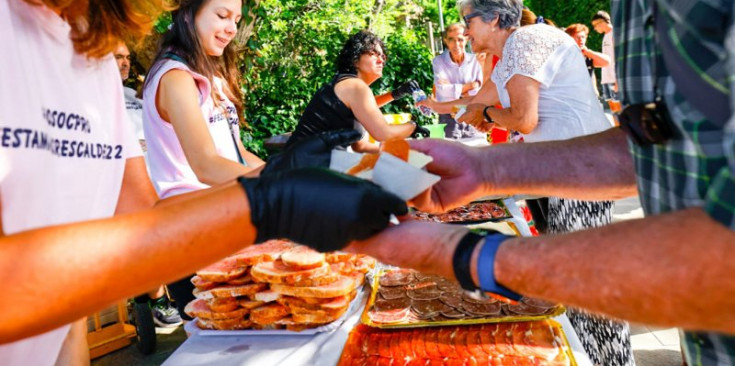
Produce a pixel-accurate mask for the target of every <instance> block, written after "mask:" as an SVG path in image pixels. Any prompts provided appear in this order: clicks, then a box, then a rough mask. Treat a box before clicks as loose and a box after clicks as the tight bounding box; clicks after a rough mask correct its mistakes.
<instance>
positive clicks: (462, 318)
mask: <svg viewBox="0 0 735 366" xmlns="http://www.w3.org/2000/svg"><path fill="white" fill-rule="evenodd" d="M386 273H391V274H389V276H391V277H394V276H395V277H400V276H399V275H396V274H397V273H402V274H405V275H406V276H409V274H412V275H413V276H414V279H415V280H416V281H415V282H408V283H407V284H403V285H397V286H383V287H386V289H385V290H383V291H381V290H380V289H381V285H380V283H381V278H383V277H384V276H386ZM417 275H418V276H417ZM386 278H388V277H386ZM385 281H388V280H384V283H386V282H385ZM432 282H433V283H434V285H433V286H432V285H431V283H432ZM398 283H402V282H400V281H399V282H398ZM427 283H428V285H427ZM371 285H372V291H371V293H370V298H369V299H368V302H367V305H366V306H365V310H364V312H363V314H362V317H361V321H362V323H363V324H366V325H369V326H371V327H377V328H415V327H433V326H450V325H464V324H483V323H501V322H519V321H534V320H542V319H547V318H551V317H555V316H559V315H561V314H563V313H564V311H565V309H564V307H563V306H561V305H558V304H557V305H554V304H550V303H547V302H544V301H541V300H536V299H530V298H524V299H522V300H521V302H518V303H505V302H502V301H496V300H494V299H481V298H478V297H477V296H472V295H470V294H469V293H467V292H465V291H461V289H460V288H459V286H458V285H457V283H456V282H454V281H451V280H448V279H446V278H444V277H440V276H433V275H425V274H421V273H418V272H415V271H410V270H405V269H398V270H394V271H381V272H379V273H378V275H377V276H375V277H374V278H373V281H372V283H371ZM387 287H390V288H389V289H388V288H387ZM402 291H405V296H403V293H402ZM435 291H438V292H440V293H441V294H440V295H439V296H438V297H436V294H435ZM457 291H460V292H457ZM379 293H380V295H379ZM458 293H459V294H461V295H459V296H461V298H460V299H458V298H457V295H456V294H458ZM386 296H388V297H389V299H386V298H385V297H386ZM406 299H408V300H406ZM437 300H438V301H439V302H438V303H437ZM376 302H379V303H378V305H379V306H377V307H376ZM468 309H469V310H468ZM435 312H438V314H435ZM378 319H380V320H378ZM383 320H384V321H383Z"/></svg>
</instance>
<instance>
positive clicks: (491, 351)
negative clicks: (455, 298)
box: [337, 319, 577, 366]
mask: <svg viewBox="0 0 735 366" xmlns="http://www.w3.org/2000/svg"><path fill="white" fill-rule="evenodd" d="M394 360H401V361H402V362H403V363H404V364H411V365H467V364H470V365H545V366H575V365H577V362H576V360H575V359H574V354H573V353H572V349H571V347H570V345H569V341H568V340H567V338H566V335H565V334H564V331H563V330H562V327H561V325H560V324H559V323H558V322H556V321H554V320H552V319H547V320H539V321H529V322H518V323H494V324H473V325H459V326H448V327H436V328H412V329H379V328H373V327H369V326H366V325H364V324H360V325H358V326H357V327H355V328H354V329H353V330H352V331H351V332H350V335H349V336H348V338H347V343H346V344H345V347H344V349H343V351H342V355H341V357H340V359H339V362H338V363H337V365H338V366H349V365H383V364H386V365H387V364H391V363H392V362H393V361H394Z"/></svg>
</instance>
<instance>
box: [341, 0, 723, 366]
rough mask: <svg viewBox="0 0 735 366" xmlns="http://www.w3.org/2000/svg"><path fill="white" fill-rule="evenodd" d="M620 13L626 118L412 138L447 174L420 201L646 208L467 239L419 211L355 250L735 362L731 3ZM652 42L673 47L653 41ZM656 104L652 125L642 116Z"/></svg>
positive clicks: (695, 358) (632, 8)
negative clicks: (663, 332) (471, 138)
mask: <svg viewBox="0 0 735 366" xmlns="http://www.w3.org/2000/svg"><path fill="white" fill-rule="evenodd" d="M693 5H694V6H693ZM654 9H656V11H654ZM611 10H612V11H611V15H612V20H613V25H614V29H615V30H614V32H615V39H616V55H617V57H618V61H619V62H618V63H617V76H618V82H619V86H620V93H621V97H622V103H623V105H624V106H625V108H624V109H623V112H622V114H621V115H624V116H627V118H624V119H621V128H613V129H609V130H606V131H604V132H601V133H598V134H594V135H591V136H584V137H579V138H573V139H569V140H566V141H553V142H543V143H526V144H504V145H498V146H492V147H488V148H483V149H478V148H469V147H465V146H461V145H459V144H452V143H450V142H447V141H437V140H431V139H429V140H423V141H414V142H412V143H411V146H412V148H414V149H417V150H419V151H422V152H424V153H427V154H429V155H431V156H432V157H433V158H434V161H433V162H432V164H431V165H429V170H430V171H432V172H434V173H436V174H440V175H441V176H442V180H440V181H439V183H437V184H436V185H435V186H434V187H432V189H431V190H429V191H427V192H426V193H425V195H424V196H422V197H419V198H417V199H414V201H413V204H415V205H416V207H417V208H419V209H421V210H424V211H432V212H437V211H445V210H447V209H451V208H453V207H457V206H459V205H463V204H466V203H468V202H470V201H471V200H473V199H476V198H478V197H482V196H487V195H510V194H517V193H521V192H522V193H525V194H533V195H556V196H561V197H569V198H575V199H586V200H599V199H620V198H624V197H630V196H633V195H636V194H639V197H640V199H641V206H642V208H643V210H644V212H645V214H646V216H645V218H642V219H637V220H626V221H624V222H620V223H614V224H611V225H609V226H606V227H601V228H593V229H586V230H581V231H577V232H574V233H567V234H557V235H553V236H540V237H536V238H507V237H505V236H503V235H500V234H490V235H488V236H486V237H484V238H482V237H480V238H479V239H477V237H472V236H470V237H469V238H468V239H466V240H462V238H464V237H465V236H466V235H467V230H466V229H461V228H456V227H452V226H451V225H439V224H431V223H408V222H405V223H402V224H401V225H398V226H396V227H393V228H390V229H388V230H386V231H384V232H382V233H381V234H380V235H378V236H376V237H373V238H371V239H370V240H369V241H365V242H361V243H359V244H357V245H354V246H353V247H352V248H351V249H350V250H352V251H357V252H361V253H366V254H369V255H373V256H374V257H376V258H377V259H378V260H380V261H383V262H385V263H388V264H393V265H398V266H401V267H407V268H415V269H417V270H420V271H422V272H427V273H437V274H442V275H445V276H448V277H451V278H456V279H458V280H459V281H460V283H464V284H465V286H466V287H468V288H476V287H482V289H483V291H490V292H496V293H497V292H502V293H505V294H506V295H508V296H513V295H512V292H516V293H522V294H523V295H526V296H533V297H539V298H543V299H547V300H550V301H557V302H563V303H565V304H569V305H573V306H577V307H581V308H585V309H588V310H589V311H592V312H595V313H600V314H606V315H608V316H612V317H615V318H619V319H626V320H630V321H635V322H637V323H643V324H650V325H656V326H663V327H680V328H682V331H683V333H682V335H681V337H680V339H681V340H682V344H683V350H684V356H685V361H686V363H687V364H689V365H704V366H719V365H731V364H735V297H733V294H734V293H735V281H733V280H732V279H733V276H734V275H735V260H733V258H735V209H734V207H735V195H734V194H733V193H735V179H734V178H733V177H735V118H733V112H732V111H733V107H734V106H735V93H734V92H733V91H734V89H735V85H733V84H732V81H733V80H735V79H734V78H733V70H735V67H733V66H735V65H734V63H735V61H734V60H735V42H733V41H735V39H733V37H735V33H733V19H735V17H733V8H732V3H731V2H727V1H717V2H714V3H704V2H696V3H691V2H670V3H662V2H656V1H654V0H645V1H630V0H614V1H612V3H611ZM652 14H653V15H654V16H653V17H651V15H652ZM713 24H715V25H717V26H716V27H713ZM626 28H627V29H626ZM654 32H655V33H656V34H657V37H652V36H651V35H652V34H653V33H654ZM650 49H656V50H660V51H662V52H655V53H651V52H640V50H650ZM654 66H656V67H654ZM673 70H677V71H676V72H674V71H673ZM654 81H655V83H654ZM644 108H645V109H644ZM643 113H645V114H646V116H647V120H646V123H642V121H641V119H640V117H636V116H640V115H641V114H643ZM651 116H655V117H653V118H652V117H651ZM664 131H665V133H664ZM497 162H513V163H512V166H509V165H506V164H498V163H497ZM539 162H542V164H539ZM475 239H477V240H475ZM460 241H462V242H463V243H465V244H464V245H462V246H460V245H458V244H459V243H460ZM453 259H454V262H453ZM465 259H466V260H465ZM455 263H456V264H457V266H454V265H453V264H455ZM506 290H508V291H510V292H511V293H509V292H506ZM513 297H515V296H513Z"/></svg>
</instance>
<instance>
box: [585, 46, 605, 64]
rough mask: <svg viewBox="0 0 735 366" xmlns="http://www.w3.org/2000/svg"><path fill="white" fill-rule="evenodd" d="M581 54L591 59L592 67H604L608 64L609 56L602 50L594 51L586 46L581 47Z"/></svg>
mask: <svg viewBox="0 0 735 366" xmlns="http://www.w3.org/2000/svg"><path fill="white" fill-rule="evenodd" d="M582 54H583V55H585V57H589V58H590V59H592V65H593V66H594V67H605V66H607V65H610V56H608V55H606V54H604V53H602V52H595V51H592V50H590V49H589V48H587V47H583V48H582Z"/></svg>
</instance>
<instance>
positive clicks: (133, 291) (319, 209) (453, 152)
mask: <svg viewBox="0 0 735 366" xmlns="http://www.w3.org/2000/svg"><path fill="white" fill-rule="evenodd" d="M93 5H94V6H93ZM611 5H612V6H611V9H612V12H611V13H612V17H611V16H609V15H608V14H607V13H605V12H598V13H597V14H594V16H592V20H591V23H592V26H593V28H594V29H595V30H596V31H598V32H601V33H604V34H605V36H604V38H603V52H601V53H600V52H595V51H591V50H589V49H587V48H586V47H585V42H584V39H585V38H586V35H587V34H588V33H589V29H588V28H587V27H586V26H584V25H581V24H576V25H571V26H569V27H568V28H567V29H568V31H567V33H565V32H564V31H562V30H560V29H558V28H556V27H554V26H552V25H549V24H548V23H549V22H548V21H544V20H541V21H540V20H539V19H541V17H532V16H531V15H532V13H531V14H529V12H530V11H529V10H527V9H525V10H524V9H523V3H522V1H521V0H502V1H501V0H461V1H459V2H458V6H459V9H460V14H461V16H462V18H463V20H464V24H455V25H452V26H450V27H448V28H447V30H446V32H445V33H444V35H443V39H444V41H445V42H446V45H447V51H446V52H445V53H444V54H442V55H440V56H437V58H436V59H435V60H434V71H435V88H434V89H435V95H436V96H437V99H436V100H433V99H429V100H427V101H424V102H421V103H419V104H420V105H422V106H426V107H429V108H432V109H434V110H435V111H437V112H438V113H440V114H442V116H443V117H442V121H445V122H446V123H447V126H448V128H449V129H448V130H447V131H445V132H446V134H447V136H448V137H453V138H463V137H465V136H467V134H475V133H483V132H488V131H490V130H491V129H493V128H495V127H498V126H499V127H504V128H507V129H509V130H513V131H516V132H517V133H518V134H519V135H520V136H521V137H522V139H523V141H524V143H522V144H497V145H492V146H489V147H469V146H466V145H463V144H461V143H458V142H453V141H446V140H436V139H424V140H417V141H412V142H411V147H412V148H413V149H415V150H418V151H421V152H424V153H425V154H428V155H430V156H431V157H432V158H433V162H432V163H431V164H429V166H428V169H429V171H431V172H432V173H434V174H437V175H439V176H440V177H441V178H442V179H441V180H440V181H439V182H438V183H437V184H435V185H434V186H433V187H431V189H429V190H427V191H426V192H424V193H422V194H421V195H419V196H418V197H416V198H414V199H412V200H411V202H410V205H412V206H415V207H417V208H419V209H421V210H424V211H431V212H440V211H445V210H447V209H451V208H454V207H457V206H460V205H463V204H466V203H468V202H470V201H472V200H473V199H476V198H479V197H483V196H487V195H499V194H501V195H505V194H515V193H526V194H533V195H538V196H546V197H549V198H548V202H547V203H545V205H546V206H545V209H546V210H547V216H546V217H547V218H548V230H547V232H548V234H549V235H542V236H539V237H533V238H512V237H507V236H504V235H502V234H499V233H490V234H488V235H485V236H480V235H477V234H474V233H472V232H469V231H468V229H466V228H463V227H458V226H452V225H443V224H437V223H424V222H415V221H404V222H402V223H401V224H399V225H389V218H390V217H391V216H392V215H395V216H398V217H401V216H403V215H405V214H406V213H407V210H408V207H407V206H408V205H407V203H406V202H404V201H403V200H401V199H400V198H398V197H396V196H394V195H392V194H390V193H388V192H385V191H384V190H382V189H381V188H380V187H378V186H377V185H374V184H372V183H370V182H368V181H364V180H361V179H357V178H354V177H348V176H344V175H341V174H339V173H335V172H330V171H328V170H326V169H324V167H326V166H328V165H329V159H330V153H331V150H332V149H334V148H337V147H347V146H351V147H352V148H353V149H354V150H356V151H375V150H376V149H377V146H378V145H377V144H375V143H372V142H370V141H369V140H368V139H367V134H366V133H365V132H367V133H369V134H370V135H371V136H373V137H374V138H375V140H376V141H378V142H380V141H386V140H389V139H392V138H407V137H409V136H411V135H417V134H421V133H422V132H423V131H422V128H421V127H419V126H417V125H416V124H414V123H407V124H404V125H395V126H393V125H387V124H386V123H385V121H384V119H383V117H382V114H381V113H380V110H379V107H380V106H382V105H384V104H385V103H388V102H390V101H392V100H395V99H398V98H401V97H404V96H406V95H409V94H411V93H412V92H413V91H414V90H416V88H417V86H416V85H415V82H413V81H410V80H407V81H405V82H403V83H402V84H401V85H398V86H396V88H395V89H394V90H393V91H392V92H390V93H386V94H383V95H378V96H375V95H373V94H372V92H371V90H370V88H369V85H370V84H371V83H373V82H374V81H376V80H377V79H378V78H380V77H381V76H382V70H383V67H384V66H385V61H386V59H387V57H388V56H387V55H386V51H385V46H384V44H383V42H382V41H381V40H380V39H379V38H378V37H377V36H375V35H374V34H372V33H370V32H368V31H360V32H357V33H356V34H354V35H352V36H351V37H350V38H349V39H348V40H347V42H346V43H345V45H344V47H343V49H342V52H341V53H340V56H339V60H338V62H337V69H338V70H337V75H336V76H335V78H334V79H333V80H332V81H331V82H329V83H327V84H325V85H324V86H323V87H322V88H321V89H319V90H318V91H317V92H316V94H315V95H314V97H313V98H312V101H311V102H310V103H309V105H308V107H307V108H306V110H305V111H304V114H303V116H302V118H301V120H300V121H299V123H298V126H297V128H296V131H295V132H294V134H293V136H292V138H291V140H290V141H289V142H288V144H287V147H286V148H285V150H284V151H283V152H282V153H280V154H278V155H276V156H274V157H272V158H271V159H269V160H268V161H267V162H264V161H262V160H261V159H259V158H258V157H256V156H255V155H253V154H252V153H250V152H248V151H247V150H246V149H245V148H244V147H243V145H242V142H241V141H240V139H239V138H238V137H239V128H240V124H241V123H242V122H241V117H242V116H243V111H242V95H241V93H242V92H241V90H240V88H239V85H240V84H239V77H240V75H239V70H238V69H237V67H235V66H234V65H235V63H234V62H233V59H234V57H236V55H235V52H234V47H232V41H233V39H234V37H235V35H236V33H237V26H238V22H239V21H240V19H241V18H242V13H241V11H242V10H241V9H242V3H241V1H240V0H187V1H182V2H181V4H180V6H179V7H178V8H177V9H176V10H174V11H173V13H172V19H173V24H172V26H171V28H170V29H169V30H168V31H167V32H166V34H165V35H164V38H163V40H162V42H161V45H160V48H159V50H158V53H157V55H156V57H155V59H154V62H153V66H152V67H151V70H150V71H149V72H148V74H147V77H146V80H145V84H144V85H143V88H142V95H141V97H142V98H140V99H138V98H136V97H135V96H133V95H132V93H131V92H130V91H126V90H124V89H123V88H122V86H121V77H124V76H125V75H123V74H122V73H123V71H124V69H125V68H126V67H128V66H126V62H127V57H128V56H126V52H127V50H122V49H121V43H120V42H121V41H126V40H127V41H132V40H134V39H137V38H140V37H142V36H144V35H145V34H146V32H147V31H148V30H149V28H150V25H151V23H152V22H151V20H152V18H151V17H152V16H154V15H155V14H158V13H160V12H161V11H162V10H163V9H160V8H158V7H157V5H156V4H154V3H151V2H143V1H135V0H128V1H120V2H114V3H112V2H110V3H100V4H97V3H84V5H80V4H78V3H76V2H59V1H54V0H40V1H29V0H5V1H2V2H0V40H2V44H3V45H5V46H6V54H5V55H4V56H3V57H2V58H1V59H0V80H3V83H2V84H0V108H2V110H3V111H4V116H3V117H0V133H1V135H0V136H1V138H0V209H1V210H0V222H1V223H2V227H1V228H2V230H1V231H0V273H3V275H4V278H5V279H6V281H8V283H9V284H12V286H7V287H6V291H5V294H4V295H5V296H3V298H2V299H0V309H2V310H3V311H2V312H0V324H2V327H0V359H2V360H3V363H4V364H8V365H29V364H32V365H53V364H59V365H61V364H80V363H84V362H88V354H86V345H85V343H84V336H85V330H86V329H85V325H84V323H83V322H81V321H79V319H83V317H85V316H86V315H88V314H90V313H92V312H94V311H98V310H100V309H102V308H103V307H105V306H107V305H108V304H110V303H112V302H114V301H117V300H119V299H121V298H125V297H133V296H137V295H140V294H143V293H146V292H148V295H149V296H150V297H151V299H155V300H156V301H153V302H155V303H157V304H158V301H157V300H158V299H161V298H162V297H164V296H163V290H162V288H161V284H162V283H169V284H170V285H169V290H170V292H171V294H172V296H173V298H174V300H175V302H176V304H177V305H178V306H180V307H182V306H183V305H185V303H186V301H187V297H189V298H190V297H191V287H190V286H191V284H190V281H189V277H188V276H190V275H191V273H193V272H194V271H195V270H197V269H199V268H202V267H204V266H206V265H208V264H210V263H212V262H214V261H216V260H218V259H220V258H222V257H225V256H227V255H228V254H231V253H233V252H235V251H237V250H239V249H241V248H242V247H244V246H248V245H252V244H256V243H259V242H262V241H264V240H267V239H270V238H287V239H291V240H294V241H296V242H299V243H302V244H305V245H307V246H310V247H312V248H314V249H316V250H319V251H331V250H338V249H345V250H348V251H354V252H359V253H365V254H369V255H372V256H374V257H376V258H377V259H378V260H380V261H382V262H385V263H388V264H394V265H398V266H402V267H407V268H414V269H417V270H420V271H424V272H427V273H436V274H441V275H444V276H446V277H448V278H453V279H456V280H457V281H458V282H459V283H460V284H461V285H462V286H463V287H464V288H466V289H482V290H483V291H488V292H495V293H500V294H504V295H506V296H508V297H511V298H514V297H516V296H518V295H519V294H523V295H527V296H534V297H538V298H541V299H546V300H550V301H557V302H561V303H564V304H568V305H570V306H571V307H572V309H571V310H570V314H569V315H570V320H571V321H572V324H573V326H574V327H575V330H576V332H577V333H578V334H579V335H580V338H581V340H582V343H583V346H584V348H585V351H586V352H587V353H588V355H589V356H590V358H591V359H592V360H593V362H594V363H596V364H600V365H630V364H634V361H633V358H632V354H631V351H630V341H629V336H630V335H629V330H628V327H627V325H626V323H623V322H620V321H618V320H613V319H624V320H631V321H636V322H641V323H649V324H656V325H668V326H677V327H680V328H682V329H684V331H685V332H684V333H683V335H684V336H683V337H682V348H683V351H684V355H685V358H686V360H687V362H689V363H690V364H692V365H694V364H703V365H719V364H728V362H732V361H733V357H735V356H734V355H735V337H733V336H732V335H733V334H735V302H734V301H735V300H733V299H732V298H733V297H732V296H731V295H732V294H733V293H735V281H732V280H731V278H732V275H733V273H735V264H734V263H733V261H729V260H728V259H729V258H731V257H733V256H734V255H735V247H734V246H733V243H735V232H734V230H735V209H734V208H733V207H735V178H734V176H735V125H734V123H735V122H732V121H733V120H732V119H731V118H730V117H731V114H732V113H731V108H732V107H731V106H732V102H733V101H734V100H733V99H732V94H731V92H730V90H731V88H730V84H729V83H730V82H731V79H732V71H731V70H732V69H731V67H732V66H733V65H732V64H731V63H732V59H733V57H735V49H733V48H732V47H733V44H734V43H733V42H732V40H731V39H729V38H728V37H732V35H731V34H730V33H732V32H731V30H732V19H733V17H732V11H733V9H732V4H730V3H728V2H725V1H721V2H717V1H715V2H714V3H706V4H705V3H696V4H695V5H694V6H692V4H689V3H686V4H685V3H672V4H661V3H658V2H656V1H654V0H649V1H642V2H632V1H629V0H613V1H612V4H611ZM533 18H535V20H533V21H530V22H529V23H527V24H524V23H523V19H533ZM649 20H650V21H649ZM713 25H714V26H713ZM613 32H614V34H613ZM654 34H655V35H656V37H652V35H654ZM570 35H571V36H572V37H570ZM728 41H729V42H728ZM467 42H469V43H470V44H471V47H472V50H473V52H475V53H477V54H484V55H485V56H484V62H485V63H488V61H490V62H491V63H492V64H493V65H492V67H491V68H485V67H483V65H479V64H478V63H477V58H476V57H474V55H473V54H472V53H469V52H467V51H466V50H465V49H464V48H465V45H466V43H467ZM613 45H615V49H616V51H618V57H617V58H616V57H615V56H611V55H610V53H611V52H612V46H613ZM648 50H655V51H654V52H648ZM644 51H645V52H644ZM113 53H114V54H115V55H116V56H115V57H113V56H112V54H113ZM117 55H121V56H120V57H118V56H117ZM585 59H588V60H591V61H587V62H586V61H585ZM116 60H117V61H118V63H116V62H115V61H116ZM616 60H617V61H618V62H617V63H615V61H616ZM613 65H617V69H618V71H619V73H618V74H617V77H616V76H615V74H614V73H610V71H609V70H610V69H608V71H605V68H612V67H614V66H613ZM590 67H592V68H595V67H603V71H602V76H603V77H602V85H603V93H604V95H605V96H606V97H608V98H614V97H617V98H620V100H621V101H622V104H623V105H624V106H625V108H624V109H623V110H622V112H621V113H620V115H619V117H618V118H619V121H620V125H621V126H620V128H613V127H612V126H611V124H610V123H609V121H608V120H607V118H606V117H605V115H604V113H603V109H602V106H601V105H600V103H599V101H598V98H597V96H596V92H595V91H596V89H597V87H596V85H594V86H593V84H592V83H591V82H590V80H589V78H590V75H591V74H590V73H589V70H590ZM490 69H491V70H492V71H491V73H490V75H487V70H490ZM483 70H486V71H485V72H483ZM615 94H617V95H615ZM126 100H127V103H126ZM458 100H459V101H458ZM136 103H139V104H136ZM457 104H462V105H465V106H466V108H465V111H464V113H463V114H462V115H461V116H456V119H455V116H452V114H453V113H455V112H456V111H455V110H453V107H452V106H454V105H457ZM126 106H127V107H128V108H126ZM139 106H141V107H142V109H137V107H139ZM128 110H132V111H133V112H131V113H136V112H134V111H135V110H139V112H137V113H140V115H141V116H142V117H141V122H142V129H143V131H144V137H145V144H144V145H143V147H145V148H146V150H147V152H146V157H145V159H144V157H143V151H142V149H141V143H140V141H139V140H140V135H139V134H138V133H136V132H135V130H134V127H133V123H131V119H130V118H129V117H128ZM450 125H451V127H450ZM470 127H471V128H470ZM497 162H507V164H498V163H497ZM636 194H637V195H639V197H640V198H641V204H642V206H643V209H644V211H645V213H646V215H647V216H646V218H643V219H638V220H629V221H627V222H623V223H616V224H610V221H611V207H612V203H611V200H613V199H618V198H622V197H628V196H633V195H636ZM324 223H329V224H328V225H325V224H324ZM672 284H675V285H672ZM151 289H155V290H151ZM160 305H162V306H163V303H161V304H160ZM181 315H182V316H184V314H181ZM71 324H74V325H73V326H72V325H71Z"/></svg>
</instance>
